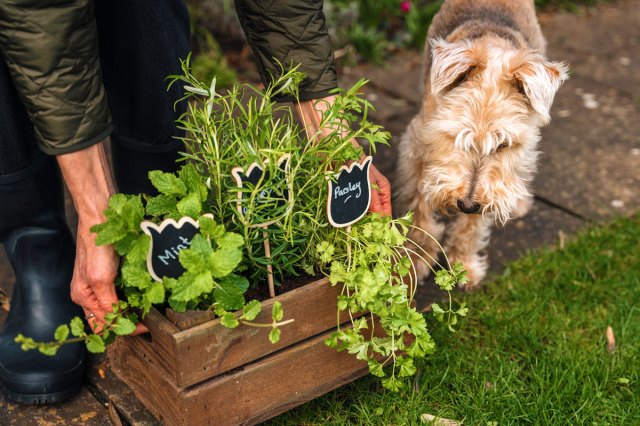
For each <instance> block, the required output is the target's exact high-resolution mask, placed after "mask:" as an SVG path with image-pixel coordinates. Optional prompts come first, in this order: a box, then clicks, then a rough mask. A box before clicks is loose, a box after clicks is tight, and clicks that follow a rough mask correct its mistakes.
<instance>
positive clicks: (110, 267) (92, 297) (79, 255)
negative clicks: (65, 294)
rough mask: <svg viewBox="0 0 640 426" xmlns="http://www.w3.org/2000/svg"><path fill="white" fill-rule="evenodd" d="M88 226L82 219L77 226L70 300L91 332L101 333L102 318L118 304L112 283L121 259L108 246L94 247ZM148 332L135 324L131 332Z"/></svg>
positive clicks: (92, 235)
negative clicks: (77, 307)
mask: <svg viewBox="0 0 640 426" xmlns="http://www.w3.org/2000/svg"><path fill="white" fill-rule="evenodd" d="M90 227H91V226H90V225H88V224H85V223H84V221H83V220H82V219H81V220H80V221H79V223H78V238H77V242H76V261H75V266H74V269H73V279H72V280H71V300H73V301H74V302H75V303H76V304H78V305H80V306H81V307H82V309H83V310H84V314H85V316H86V317H85V318H86V319H87V322H88V323H89V326H90V327H91V330H93V331H94V332H100V331H101V330H102V324H104V322H105V321H104V316H105V315H106V314H108V313H109V312H112V311H113V305H114V304H116V303H118V296H117V295H116V288H115V285H114V280H115V278H116V275H117V273H118V265H119V263H120V260H119V258H118V255H117V254H116V252H115V251H114V250H113V247H111V246H96V244H95V235H94V234H92V233H91V232H90V231H89V228H90ZM146 331H148V330H147V328H146V327H145V326H144V325H142V324H138V325H137V326H136V330H135V332H134V333H133V334H134V335H135V334H140V333H143V332H146Z"/></svg>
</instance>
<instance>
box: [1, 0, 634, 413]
mask: <svg viewBox="0 0 640 426" xmlns="http://www.w3.org/2000/svg"><path fill="white" fill-rule="evenodd" d="M540 21H541V24H542V27H543V31H544V33H545V35H546V37H547V40H548V56H549V57H550V58H551V59H554V60H562V61H566V62H567V63H568V64H569V65H570V68H571V79H570V80H569V81H568V82H567V83H566V84H565V85H564V86H563V88H562V89H561V90H560V92H559V93H558V95H557V97H556V101H555V104H554V107H553V112H552V117H553V119H552V123H551V125H550V126H549V127H547V128H545V129H544V131H543V141H542V144H541V150H542V151H543V153H544V155H543V156H542V158H541V161H540V166H539V173H538V175H537V178H536V181H535V185H534V187H535V194H536V202H535V205H534V208H533V210H532V211H531V212H530V213H529V215H527V216H526V217H525V218H523V219H521V220H517V221H514V222H511V223H509V224H508V225H507V226H506V227H505V228H504V229H501V230H495V231H494V233H493V237H492V242H491V244H490V247H489V250H488V253H489V257H490V261H491V271H493V272H494V273H501V271H502V270H503V265H504V263H505V262H506V261H509V260H512V259H515V258H517V257H519V256H521V255H522V254H524V253H525V252H526V251H528V250H531V249H535V248H537V247H541V246H545V245H553V244H557V243H558V241H559V239H560V238H561V237H560V236H561V235H571V234H573V233H575V232H576V231H578V230H580V229H582V228H584V227H586V226H588V225H589V223H591V222H600V221H603V220H606V219H609V218H612V217H615V216H619V215H625V214H630V213H632V212H634V211H637V210H638V207H639V206H640V197H639V195H640V190H639V189H638V188H640V139H639V137H638V135H640V30H639V28H640V0H626V1H620V2H616V3H613V4H611V5H602V6H599V7H598V8H597V9H594V10H589V11H586V12H584V13H582V14H572V13H554V14H543V15H542V16H540ZM420 73H421V65H420V55H419V54H418V53H406V52H405V53H400V54H398V55H396V56H394V57H391V58H388V62H387V64H386V66H385V67H384V68H375V67H371V66H359V67H355V68H351V69H347V70H345V71H344V72H343V74H342V85H343V86H346V85H348V84H351V83H353V82H354V81H356V80H357V79H359V78H360V77H366V78H368V79H370V80H371V84H370V85H369V86H368V88H367V90H366V93H367V96H368V98H369V99H370V100H371V101H372V102H373V104H374V105H375V106H376V107H377V109H378V111H377V112H376V113H375V115H374V118H375V120H377V121H378V122H380V123H381V124H383V125H384V126H385V127H386V129H387V130H389V131H390V132H391V133H392V135H393V140H392V145H391V147H390V148H385V149H383V150H381V151H380V152H379V153H378V155H377V156H376V160H375V161H376V163H377V164H378V165H379V166H380V168H381V170H382V171H383V172H384V173H385V174H387V175H388V176H389V177H390V178H391V180H392V182H393V180H394V176H393V175H394V170H393V169H394V161H395V158H396V157H397V155H398V152H397V150H396V143H397V141H398V140H399V137H400V135H401V134H402V132H403V130H404V128H405V127H406V125H407V123H408V122H409V120H410V119H411V117H412V116H413V115H414V114H415V113H416V112H417V110H418V105H419V102H420V90H419V82H420ZM12 280H13V278H12V274H11V273H10V271H9V268H8V266H7V264H6V259H4V256H3V253H0V291H1V292H3V293H4V294H10V286H11V284H10V283H11V282H12ZM429 297H430V293H429V291H428V286H425V287H424V288H423V289H421V294H420V299H419V302H420V303H421V304H422V305H425V304H427V303H428V301H429ZM1 299H2V295H1V294H0V305H1V304H2V300H1ZM5 315H6V313H5V312H4V311H3V310H2V308H1V307H0V323H1V322H2V321H3V319H4V316H5ZM103 376H104V378H103ZM110 403H111V404H112V405H113V407H115V408H117V412H118V414H119V415H120V416H121V417H122V418H124V419H125V420H126V421H127V422H129V423H131V424H136V425H151V424H157V422H156V421H155V419H153V417H152V416H151V415H150V414H149V413H148V412H147V411H146V410H145V409H144V407H142V406H141V405H140V404H139V403H137V401H136V400H135V398H134V397H133V396H132V394H131V391H130V390H129V389H128V388H127V387H126V386H124V385H123V384H122V383H120V382H119V381H118V380H117V379H116V378H114V377H113V374H112V373H111V372H110V370H109V368H108V364H107V363H105V362H104V360H103V359H102V358H96V359H95V360H94V366H93V367H92V368H91V370H90V373H89V375H88V379H87V386H86V388H85V389H84V390H83V392H82V393H81V394H80V395H79V396H78V397H76V398H75V399H73V400H72V401H70V402H68V403H66V404H59V405H56V406H50V407H32V406H19V405H15V404H9V403H7V402H6V401H5V400H4V399H2V397H0V424H1V425H23V424H40V425H58V424H60V425H62V424H78V425H104V424H109V423H110V422H111V420H110V417H109V410H108V406H109V404H110ZM112 411H113V410H112ZM112 416H113V414H112Z"/></svg>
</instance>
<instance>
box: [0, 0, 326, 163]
mask: <svg viewBox="0 0 640 426" xmlns="http://www.w3.org/2000/svg"><path fill="white" fill-rule="evenodd" d="M132 1H134V0H132ZM159 1H162V0H159ZM235 3H236V9H237V12H238V16H239V18H240V22H241V24H242V27H243V29H244V30H245V33H246V35H247V39H248V41H249V44H250V45H251V47H252V48H253V50H254V53H255V54H256V57H257V58H258V69H259V71H260V74H261V76H262V79H263V82H264V83H265V84H266V83H268V82H269V80H270V76H271V75H278V73H279V66H278V65H277V64H278V61H280V63H283V64H287V65H289V64H293V65H297V64H300V65H301V68H300V69H301V70H302V71H303V72H305V73H306V74H307V79H306V80H305V81H304V82H303V83H302V85H301V87H300V99H301V100H309V99H315V98H319V97H323V96H326V95H328V94H329V91H330V90H331V89H333V88H335V87H337V78H336V71H335V67H334V63H333V52H332V49H331V41H330V38H329V35H328V32H327V28H326V24H325V19H324V15H323V13H322V0H272V1H266V0H236V2H235ZM0 51H1V52H2V55H3V57H4V60H5V61H6V63H7V65H8V67H9V70H10V72H11V75H12V78H13V81H14V84H15V86H16V88H17V90H18V92H19V93H20V96H21V98H22V100H23V102H24V104H25V105H26V107H27V110H28V112H29V115H30V116H31V121H32V122H33V124H34V127H35V131H36V134H37V136H38V139H39V140H40V142H41V146H40V147H41V149H42V150H43V151H44V152H46V153H48V154H52V155H57V154H64V153H68V152H73V151H77V150H80V149H83V148H86V147H88V146H90V145H92V144H94V143H96V142H98V141H100V140H102V139H104V138H105V137H107V136H108V135H109V134H110V133H111V130H112V124H111V114H110V111H109V106H108V102H107V95H106V92H105V89H104V87H103V85H102V76H101V72H100V56H99V52H98V37H97V30H96V22H95V18H94V9H93V0H1V1H0ZM282 100H289V99H282Z"/></svg>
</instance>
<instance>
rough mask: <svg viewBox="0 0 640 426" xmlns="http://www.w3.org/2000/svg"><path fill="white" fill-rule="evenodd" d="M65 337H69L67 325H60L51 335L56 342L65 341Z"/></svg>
mask: <svg viewBox="0 0 640 426" xmlns="http://www.w3.org/2000/svg"><path fill="white" fill-rule="evenodd" d="M67 337H69V326H68V325H67V324H62V325H61V326H59V327H58V328H56V332H55V333H54V334H53V338H54V339H56V340H57V341H58V342H63V341H65V340H67Z"/></svg>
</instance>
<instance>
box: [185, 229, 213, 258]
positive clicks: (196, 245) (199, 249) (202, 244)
mask: <svg viewBox="0 0 640 426" xmlns="http://www.w3.org/2000/svg"><path fill="white" fill-rule="evenodd" d="M188 250H192V251H194V252H195V253H198V254H199V255H201V256H203V257H205V258H208V257H209V256H210V255H211V253H213V249H212V248H211V243H210V242H209V241H207V239H206V238H205V237H203V236H202V235H200V234H196V235H195V237H193V239H192V240H191V246H190V247H189V249H188Z"/></svg>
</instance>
